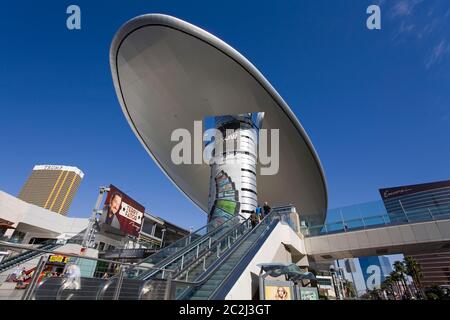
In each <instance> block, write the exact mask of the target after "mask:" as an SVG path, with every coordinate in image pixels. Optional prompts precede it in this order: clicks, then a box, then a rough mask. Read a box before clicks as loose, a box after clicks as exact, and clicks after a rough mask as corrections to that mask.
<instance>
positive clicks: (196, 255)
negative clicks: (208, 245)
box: [195, 245, 200, 258]
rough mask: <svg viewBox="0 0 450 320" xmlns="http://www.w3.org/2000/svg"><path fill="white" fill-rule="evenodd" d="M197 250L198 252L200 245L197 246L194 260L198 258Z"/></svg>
mask: <svg viewBox="0 0 450 320" xmlns="http://www.w3.org/2000/svg"><path fill="white" fill-rule="evenodd" d="M199 250H200V245H198V246H197V253H196V254H195V257H196V258H198V253H199Z"/></svg>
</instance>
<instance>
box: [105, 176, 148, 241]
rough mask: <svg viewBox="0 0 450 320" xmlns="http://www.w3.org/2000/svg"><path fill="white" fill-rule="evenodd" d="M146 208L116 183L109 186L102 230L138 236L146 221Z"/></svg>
mask: <svg viewBox="0 0 450 320" xmlns="http://www.w3.org/2000/svg"><path fill="white" fill-rule="evenodd" d="M144 212H145V208H144V206H142V205H141V204H139V203H137V202H136V201H135V200H133V199H132V198H130V197H129V196H128V195H126V194H125V193H124V192H122V191H120V190H119V189H118V188H117V187H115V186H114V185H110V186H109V192H108V194H107V196H106V199H105V204H104V208H103V214H102V218H101V220H100V222H101V228H102V230H104V231H106V232H111V233H116V234H119V235H129V236H132V237H138V236H139V232H140V231H141V228H142V224H143V221H144Z"/></svg>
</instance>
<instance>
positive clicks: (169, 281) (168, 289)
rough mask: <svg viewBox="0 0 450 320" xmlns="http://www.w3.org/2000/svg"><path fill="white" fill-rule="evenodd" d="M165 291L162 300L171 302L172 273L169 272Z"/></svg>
mask: <svg viewBox="0 0 450 320" xmlns="http://www.w3.org/2000/svg"><path fill="white" fill-rule="evenodd" d="M166 283H167V284H166V291H165V293H164V300H171V291H172V273H171V272H169V274H168V276H167V281H166Z"/></svg>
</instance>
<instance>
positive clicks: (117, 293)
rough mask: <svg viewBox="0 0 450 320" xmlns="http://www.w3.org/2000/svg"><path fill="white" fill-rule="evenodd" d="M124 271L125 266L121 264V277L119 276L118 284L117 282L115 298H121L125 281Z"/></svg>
mask: <svg viewBox="0 0 450 320" xmlns="http://www.w3.org/2000/svg"><path fill="white" fill-rule="evenodd" d="M123 273H124V272H123V267H122V266H120V268H119V277H118V278H117V284H116V289H115V290H114V297H113V300H119V296H120V290H121V289H122V283H123Z"/></svg>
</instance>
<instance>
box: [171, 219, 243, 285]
mask: <svg viewBox="0 0 450 320" xmlns="http://www.w3.org/2000/svg"><path fill="white" fill-rule="evenodd" d="M249 221H250V218H246V219H245V220H244V221H243V222H241V223H240V224H237V225H236V226H233V228H232V229H231V230H228V232H227V233H226V234H224V235H223V236H221V237H220V238H219V239H217V240H216V241H215V243H218V242H221V241H222V240H224V239H226V238H227V237H229V236H230V234H231V233H233V232H234V231H235V230H236V229H238V228H240V227H241V226H243V225H245V224H248V223H249ZM243 236H245V234H244V235H242V237H243ZM236 243H237V242H236ZM212 248H213V246H211V248H209V249H208V250H206V251H204V252H203V253H202V254H200V255H199V256H198V258H197V259H196V260H194V261H191V262H189V263H188V264H187V265H186V266H185V267H184V268H183V269H182V270H180V271H179V272H178V273H175V274H174V275H173V278H174V279H175V278H176V277H177V276H179V275H180V274H182V273H184V272H185V271H186V269H188V268H190V267H191V266H192V265H193V264H195V263H196V262H199V261H200V260H201V259H202V258H203V257H204V256H206V255H207V254H208V253H209V252H212V251H213V249H212ZM214 248H216V247H214ZM230 249H231V248H230ZM174 281H175V280H174Z"/></svg>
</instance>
